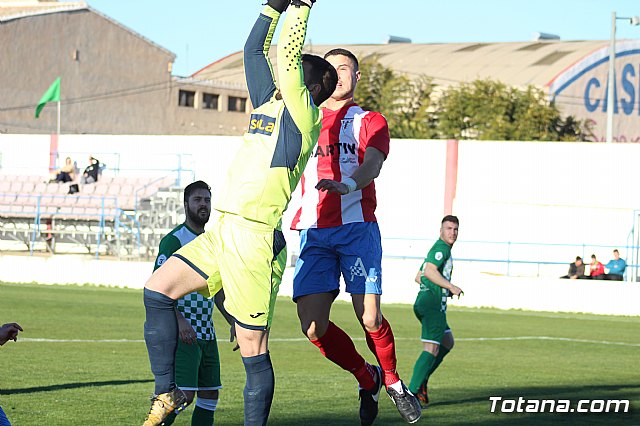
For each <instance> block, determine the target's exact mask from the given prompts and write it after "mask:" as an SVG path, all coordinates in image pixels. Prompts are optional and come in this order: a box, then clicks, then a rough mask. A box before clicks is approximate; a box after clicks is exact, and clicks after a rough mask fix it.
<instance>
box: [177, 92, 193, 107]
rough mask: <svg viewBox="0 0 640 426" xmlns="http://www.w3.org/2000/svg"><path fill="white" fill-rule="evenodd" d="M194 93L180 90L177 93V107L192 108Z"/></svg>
mask: <svg viewBox="0 0 640 426" xmlns="http://www.w3.org/2000/svg"><path fill="white" fill-rule="evenodd" d="M195 100H196V92H192V91H190V90H180V92H179V93H178V105H179V106H182V107H191V108H193V107H194V103H195Z"/></svg>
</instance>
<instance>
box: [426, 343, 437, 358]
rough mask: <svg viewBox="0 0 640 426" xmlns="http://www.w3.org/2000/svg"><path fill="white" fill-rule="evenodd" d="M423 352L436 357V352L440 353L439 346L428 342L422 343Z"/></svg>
mask: <svg viewBox="0 0 640 426" xmlns="http://www.w3.org/2000/svg"><path fill="white" fill-rule="evenodd" d="M423 349H424V351H425V352H429V353H430V354H431V355H433V356H438V352H440V345H438V344H435V343H430V342H425V343H424V348H423Z"/></svg>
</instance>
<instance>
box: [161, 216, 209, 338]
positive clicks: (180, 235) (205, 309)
mask: <svg viewBox="0 0 640 426" xmlns="http://www.w3.org/2000/svg"><path fill="white" fill-rule="evenodd" d="M197 236H198V234H196V233H195V232H194V231H193V230H192V229H191V228H189V227H188V226H187V225H186V224H185V223H183V224H181V225H178V226H176V227H175V228H174V229H173V230H172V231H171V232H169V233H168V234H167V235H165V236H164V238H162V240H161V241H160V247H159V249H158V257H157V258H156V263H155V265H154V268H153V270H154V271H155V270H156V269H158V268H159V267H161V266H162V264H163V263H164V262H165V261H166V260H167V259H168V258H169V257H171V255H172V254H173V253H175V252H176V251H178V249H180V248H181V247H182V246H184V245H187V244H189V243H190V242H191V241H193V240H194V239H195V238H196V237H197ZM176 306H177V308H178V310H179V311H180V313H181V314H182V315H183V316H184V317H185V318H186V320H187V321H189V323H190V324H191V327H193V330H194V331H195V332H196V338H198V339H200V340H213V338H214V337H215V334H216V331H215V329H214V327H213V299H209V298H207V297H204V296H203V295H202V294H200V293H198V292H197V291H196V292H193V293H189V294H187V295H186V296H184V297H181V298H180V299H178V303H177V304H176Z"/></svg>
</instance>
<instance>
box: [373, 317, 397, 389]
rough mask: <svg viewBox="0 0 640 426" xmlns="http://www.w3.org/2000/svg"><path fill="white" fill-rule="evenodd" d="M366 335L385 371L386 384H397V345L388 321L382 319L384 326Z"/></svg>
mask: <svg viewBox="0 0 640 426" xmlns="http://www.w3.org/2000/svg"><path fill="white" fill-rule="evenodd" d="M365 334H366V336H367V345H368V346H369V349H371V352H373V353H374V355H375V356H376V359H377V360H378V362H379V363H380V367H382V370H383V371H384V384H385V385H386V386H389V385H392V384H394V383H396V382H397V381H398V380H400V376H398V372H397V371H396V364H397V362H396V344H395V342H394V339H393V331H392V330H391V326H390V325H389V323H388V322H387V319H386V318H384V317H382V325H380V328H379V329H378V331H368V332H366V333H365Z"/></svg>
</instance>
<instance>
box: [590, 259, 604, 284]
mask: <svg viewBox="0 0 640 426" xmlns="http://www.w3.org/2000/svg"><path fill="white" fill-rule="evenodd" d="M589 271H590V273H589V276H590V277H591V279H592V280H602V279H604V265H603V264H602V263H601V262H600V261H599V260H598V259H596V255H595V254H592V255H591V263H590V264H589Z"/></svg>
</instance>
